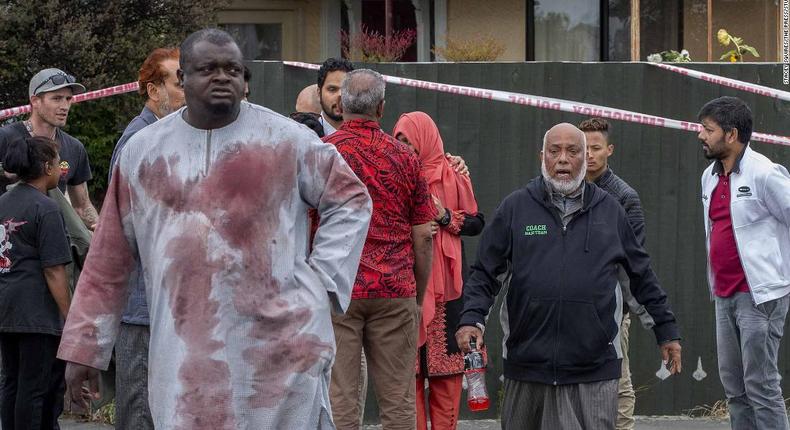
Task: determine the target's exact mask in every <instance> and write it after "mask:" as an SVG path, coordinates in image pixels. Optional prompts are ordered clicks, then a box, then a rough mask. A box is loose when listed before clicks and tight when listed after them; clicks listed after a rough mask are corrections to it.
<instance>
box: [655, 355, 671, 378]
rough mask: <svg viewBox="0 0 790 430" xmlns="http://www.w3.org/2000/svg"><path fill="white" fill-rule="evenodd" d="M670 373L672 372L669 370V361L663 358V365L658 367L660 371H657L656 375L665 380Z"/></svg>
mask: <svg viewBox="0 0 790 430" xmlns="http://www.w3.org/2000/svg"><path fill="white" fill-rule="evenodd" d="M669 375H671V373H669V370H668V369H667V361H666V360H661V367H660V368H659V369H658V372H656V376H657V377H658V379H660V380H662V381H663V380H664V379H667V378H669Z"/></svg>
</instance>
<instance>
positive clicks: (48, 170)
mask: <svg viewBox="0 0 790 430" xmlns="http://www.w3.org/2000/svg"><path fill="white" fill-rule="evenodd" d="M2 161H3V168H4V170H5V171H7V172H10V173H14V174H16V175H17V177H18V178H19V179H20V183H19V184H18V185H17V186H16V187H14V188H13V189H11V190H10V191H8V192H7V193H5V194H3V195H2V196H0V354H2V372H1V373H0V375H2V377H1V378H0V422H2V428H3V429H31V430H32V429H54V428H58V427H57V419H58V416H59V415H60V413H61V412H62V411H63V394H64V386H65V385H64V382H63V376H64V371H65V363H64V362H62V361H60V360H58V359H57V358H56V355H57V350H58V344H59V343H60V335H61V332H62V330H63V321H64V320H65V318H66V314H67V313H68V310H69V303H70V297H69V291H68V282H67V279H66V264H68V263H69V262H70V261H71V252H70V249H69V242H68V237H67V235H66V230H65V226H64V222H63V216H62V215H61V213H60V210H59V209H58V206H57V204H56V203H55V202H54V201H53V200H51V199H50V198H49V197H47V195H46V193H47V190H49V189H52V188H55V187H57V186H58V180H59V179H60V173H61V169H60V165H59V164H60V157H59V156H58V144H57V143H56V142H55V141H53V140H51V139H47V138H43V137H30V138H26V139H17V140H14V141H13V142H11V143H10V144H9V145H8V148H7V152H6V154H5V157H4V159H3V160H2Z"/></svg>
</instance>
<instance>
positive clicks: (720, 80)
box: [648, 63, 790, 101]
mask: <svg viewBox="0 0 790 430" xmlns="http://www.w3.org/2000/svg"><path fill="white" fill-rule="evenodd" d="M648 64H651V65H653V66H656V67H659V68H662V69H664V70H669V71H670V72H675V73H678V74H681V75H683V76H689V77H692V78H696V79H700V80H703V81H707V82H710V83H713V84H717V85H721V86H723V87H728V88H735V89H736V90H741V91H747V92H750V93H754V94H759V95H761V96H766V97H771V98H774V99H779V100H785V101H790V92H787V91H782V90H777V89H776V88H771V87H766V86H763V85H757V84H753V83H751V82H745V81H739V80H737V79H732V78H725V77H724V76H719V75H714V74H711V73H705V72H700V71H698V70H691V69H686V68H684V67H678V66H672V65H670V64H665V63H648Z"/></svg>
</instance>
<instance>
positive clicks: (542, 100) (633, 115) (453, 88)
mask: <svg viewBox="0 0 790 430" xmlns="http://www.w3.org/2000/svg"><path fill="white" fill-rule="evenodd" d="M283 64H285V65H287V66H292V67H299V68H304V69H310V70H318V69H319V68H320V66H318V65H316V64H310V63H303V62H298V61H283ZM656 65H658V64H656ZM664 66H667V67H673V66H668V65H666V64H665V65H664ZM667 67H664V68H667ZM683 70H688V69H683ZM700 73H701V72H700ZM384 79H385V80H386V81H387V82H389V83H393V84H397V85H403V86H407V87H413V88H420V89H427V90H432V91H439V92H443V93H448V94H457V95H463V96H467V97H476V98H481V99H487V100H497V101H502V102H507V103H513V104H518V105H524V106H531V107H536V108H539V109H551V110H558V111H562V112H569V113H575V114H580V115H585V116H598V117H603V118H609V119H614V120H620V121H626V122H633V123H637V124H645V125H651V126H654V127H664V128H672V129H676V130H685V131H690V132H699V131H701V130H702V126H701V125H700V124H698V123H695V122H687V121H680V120H675V119H670V118H663V117H660V116H654V115H646V114H643V113H639V112H633V111H628V110H623V109H616V108H610V107H606V106H599V105H594V104H589V103H581V102H574V101H569V100H563V99H555V98H551V97H542V96H535V95H529V94H521V93H513V92H509V91H499V90H489V89H484V88H475V87H467V86H462V85H448V84H441V83H436V82H429V81H421V80H418V79H407V78H399V77H395V76H388V75H384ZM724 79H728V78H724ZM738 82H740V81H738ZM138 88H139V85H138V83H137V82H130V83H128V84H123V85H116V86H114V87H109V88H104V89H101V90H96V91H89V92H86V93H83V94H78V95H76V96H74V102H76V103H79V102H83V101H86V100H95V99H100V98H104V97H109V96H114V95H117V94H123V93H128V92H131V91H136V90H137V89H138ZM774 91H778V90H774ZM28 112H30V105H26V106H17V107H13V108H9V109H3V110H0V120H2V119H4V118H8V117H12V116H17V115H22V114H25V113H28ZM752 140H755V141H759V142H765V143H772V144H776V145H785V146H790V138H788V137H785V136H777V135H773V134H766V133H757V132H754V133H752Z"/></svg>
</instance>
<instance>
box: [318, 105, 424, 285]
mask: <svg viewBox="0 0 790 430" xmlns="http://www.w3.org/2000/svg"><path fill="white" fill-rule="evenodd" d="M324 142H327V143H331V144H333V145H335V147H337V150H338V151H339V152H340V154H342V155H343V158H345V160H346V162H347V163H348V164H349V166H351V169H352V170H354V173H356V174H357V177H359V179H360V180H362V182H363V183H364V184H365V185H367V187H368V192H369V193H370V198H371V199H372V200H373V215H372V217H371V220H370V228H369V229H368V237H367V239H366V241H365V247H364V248H363V250H362V258H361V260H360V262H359V270H358V271H357V278H356V281H355V283H354V291H353V292H352V294H351V298H352V299H374V298H403V297H414V296H416V295H417V288H416V283H415V280H414V250H413V248H412V241H411V229H412V226H415V225H420V224H425V223H427V222H429V221H431V220H432V219H434V217H435V216H436V207H435V206H434V205H433V202H432V201H431V195H430V193H429V192H428V184H427V182H425V179H423V178H422V176H420V162H419V160H418V159H417V156H416V155H415V154H414V153H413V152H412V151H411V150H409V148H408V147H406V145H404V144H402V143H400V142H398V141H397V140H395V138H393V137H392V136H390V135H388V134H386V133H384V132H383V131H381V127H380V126H379V124H378V123H377V122H375V121H369V120H363V119H355V120H351V121H346V122H344V123H343V125H342V126H341V127H340V129H338V131H337V132H335V133H333V134H332V135H330V136H327V137H325V138H324Z"/></svg>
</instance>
